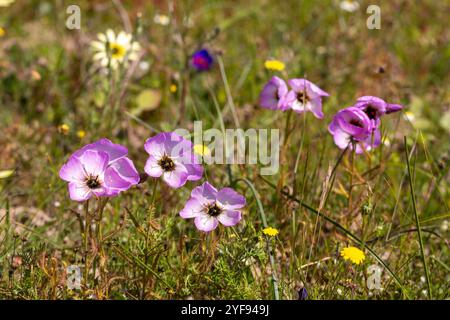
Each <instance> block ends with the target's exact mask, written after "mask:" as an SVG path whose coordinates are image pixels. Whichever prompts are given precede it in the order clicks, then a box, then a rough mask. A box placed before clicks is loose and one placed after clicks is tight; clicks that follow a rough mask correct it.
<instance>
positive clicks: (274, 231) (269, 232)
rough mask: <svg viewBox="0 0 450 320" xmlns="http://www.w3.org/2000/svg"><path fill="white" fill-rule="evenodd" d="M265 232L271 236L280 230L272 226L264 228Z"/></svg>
mask: <svg viewBox="0 0 450 320" xmlns="http://www.w3.org/2000/svg"><path fill="white" fill-rule="evenodd" d="M263 233H264V234H265V235H267V236H270V237H275V236H276V235H277V234H278V230H277V229H275V228H272V227H267V228H264V229H263Z"/></svg>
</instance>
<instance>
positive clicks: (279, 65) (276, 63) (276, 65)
mask: <svg viewBox="0 0 450 320" xmlns="http://www.w3.org/2000/svg"><path fill="white" fill-rule="evenodd" d="M264 67H266V69H268V70H275V71H283V70H284V63H283V62H281V61H280V60H274V59H272V60H266V62H264Z"/></svg>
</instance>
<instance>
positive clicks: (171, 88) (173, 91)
mask: <svg viewBox="0 0 450 320" xmlns="http://www.w3.org/2000/svg"><path fill="white" fill-rule="evenodd" d="M169 90H170V92H172V93H175V92H177V85H176V84H171V85H170V87H169Z"/></svg>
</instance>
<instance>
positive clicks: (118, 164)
mask: <svg viewBox="0 0 450 320" xmlns="http://www.w3.org/2000/svg"><path fill="white" fill-rule="evenodd" d="M111 167H112V168H114V169H116V170H117V173H118V174H119V175H120V177H121V178H122V179H125V180H127V181H128V182H129V183H130V186H132V185H136V184H138V183H139V180H140V178H139V172H138V171H137V170H136V168H135V166H134V164H133V161H131V160H130V159H128V158H127V157H123V158H120V159H118V160H116V161H114V162H113V163H112V164H111Z"/></svg>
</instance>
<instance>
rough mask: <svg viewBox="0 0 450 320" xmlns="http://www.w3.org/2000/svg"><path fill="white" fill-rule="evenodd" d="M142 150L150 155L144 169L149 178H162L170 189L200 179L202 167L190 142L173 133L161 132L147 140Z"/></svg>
mask: <svg viewBox="0 0 450 320" xmlns="http://www.w3.org/2000/svg"><path fill="white" fill-rule="evenodd" d="M144 148H145V151H147V153H148V154H149V155H150V156H149V157H148V160H147V163H146V164H145V168H144V170H145V172H146V173H147V174H148V175H149V176H151V177H154V178H158V177H161V176H162V178H163V180H164V181H165V182H166V183H167V184H168V185H169V186H170V187H172V188H179V187H181V186H183V185H184V184H185V183H186V181H187V180H199V179H201V177H202V175H203V167H202V165H201V162H200V161H199V159H198V157H197V156H196V155H195V154H194V151H193V146H192V142H191V141H189V140H186V139H184V138H183V137H180V136H179V135H177V134H176V133H174V132H163V133H159V134H157V135H156V136H154V137H152V138H150V139H148V140H147V141H146V142H145V146H144Z"/></svg>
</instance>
